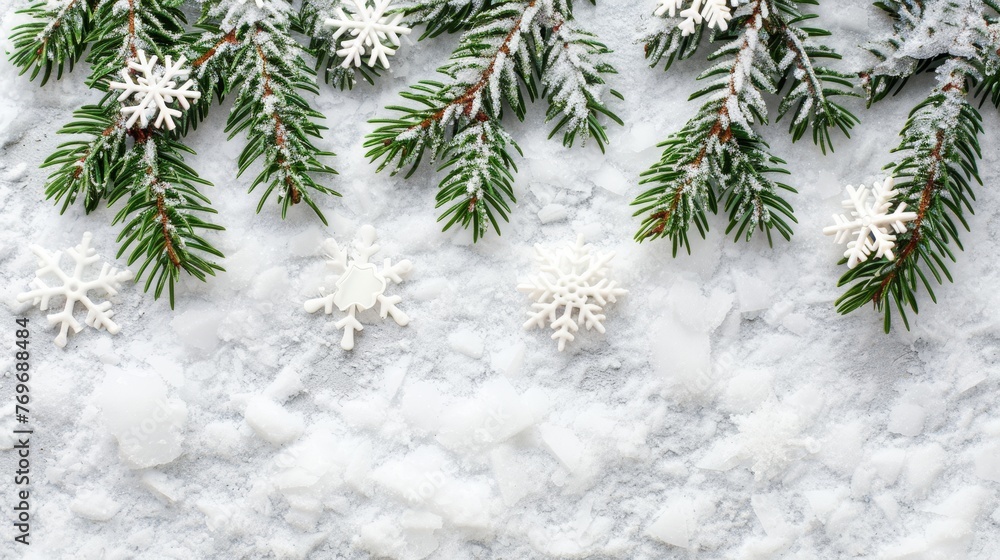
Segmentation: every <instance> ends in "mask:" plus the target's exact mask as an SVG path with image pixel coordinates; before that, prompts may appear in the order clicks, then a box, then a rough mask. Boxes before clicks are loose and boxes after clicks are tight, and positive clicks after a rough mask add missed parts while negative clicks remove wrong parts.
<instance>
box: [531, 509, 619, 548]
mask: <svg viewBox="0 0 1000 560" xmlns="http://www.w3.org/2000/svg"><path fill="white" fill-rule="evenodd" d="M567 513H570V512H569V511H567ZM560 517H562V516H560ZM613 526H614V522H613V521H612V520H611V519H610V518H608V517H604V516H599V515H594V498H593V497H586V498H584V499H582V500H581V501H580V505H579V507H578V508H577V509H576V512H575V513H571V517H569V518H568V519H567V520H566V522H564V523H559V524H557V525H550V526H548V527H546V528H545V530H544V531H533V532H532V533H531V534H530V535H529V538H530V539H531V542H532V544H533V545H534V547H535V550H537V551H539V552H540V553H542V554H544V555H545V556H546V557H549V558H552V557H555V558H584V557H588V558H589V557H594V556H597V555H598V553H600V552H602V551H601V545H602V544H603V543H604V542H605V541H607V540H608V537H609V535H610V533H611V529H612V527H613Z"/></svg>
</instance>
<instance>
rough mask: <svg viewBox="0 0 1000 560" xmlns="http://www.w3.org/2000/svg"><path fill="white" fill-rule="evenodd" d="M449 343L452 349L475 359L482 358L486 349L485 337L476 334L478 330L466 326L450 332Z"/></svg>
mask: <svg viewBox="0 0 1000 560" xmlns="http://www.w3.org/2000/svg"><path fill="white" fill-rule="evenodd" d="M448 345H449V346H451V349H452V350H454V351H456V352H458V353H459V354H465V355H466V356H468V357H470V358H472V359H474V360H478V359H479V358H482V357H483V350H484V349H485V344H484V343H483V337H481V336H479V335H478V334H476V331H474V330H471V329H465V328H463V329H459V330H457V331H454V332H452V333H451V334H449V335H448Z"/></svg>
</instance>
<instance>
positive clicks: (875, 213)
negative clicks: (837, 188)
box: [823, 177, 917, 268]
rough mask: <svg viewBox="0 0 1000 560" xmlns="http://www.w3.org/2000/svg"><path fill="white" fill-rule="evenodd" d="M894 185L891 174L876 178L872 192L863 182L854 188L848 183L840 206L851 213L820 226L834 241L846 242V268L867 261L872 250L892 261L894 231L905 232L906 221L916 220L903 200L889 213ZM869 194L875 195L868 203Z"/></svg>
mask: <svg viewBox="0 0 1000 560" xmlns="http://www.w3.org/2000/svg"><path fill="white" fill-rule="evenodd" d="M894 185H895V182H894V180H893V178H892V177H889V178H888V179H886V180H885V182H883V183H879V182H878V181H876V182H874V183H872V188H871V191H869V190H868V188H867V187H865V186H864V185H861V186H860V187H858V189H857V190H855V189H854V187H852V186H850V185H848V186H847V197H848V198H847V199H846V200H844V202H843V206H844V208H847V209H849V210H851V213H850V216H847V215H844V214H841V215H834V216H833V220H834V221H835V222H836V223H835V224H834V225H832V226H828V227H825V228H823V233H824V234H826V235H835V236H836V237H835V238H834V240H833V241H834V243H844V242H845V241H849V242H848V243H847V251H845V252H844V256H845V257H847V267H848V268H854V267H856V266H858V263H862V262H865V261H866V260H868V257H869V256H870V255H871V254H872V252H873V251H874V252H875V257H876V258H877V257H882V256H885V258H887V259H889V260H890V261H891V260H895V258H896V255H894V254H893V252H892V250H893V249H894V248H895V247H896V235H895V234H898V233H905V232H906V222H912V221H913V220H916V219H917V213H916V212H906V203H905V202H901V203H899V206H897V207H896V209H895V210H894V211H893V212H892V213H889V208H891V207H892V199H893V198H894V197H895V196H896V194H898V193H897V191H896V190H895V189H893V186H894ZM869 196H874V198H873V200H872V201H871V203H869V202H868V197H869ZM890 229H891V230H892V232H890V231H889V230H890ZM852 237H853V238H854V239H853V240H851V238H852Z"/></svg>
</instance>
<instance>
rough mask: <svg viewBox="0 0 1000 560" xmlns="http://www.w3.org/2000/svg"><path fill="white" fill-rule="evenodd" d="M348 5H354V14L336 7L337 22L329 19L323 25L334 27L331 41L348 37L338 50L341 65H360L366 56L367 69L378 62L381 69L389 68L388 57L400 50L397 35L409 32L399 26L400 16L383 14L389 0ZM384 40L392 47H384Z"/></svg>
mask: <svg viewBox="0 0 1000 560" xmlns="http://www.w3.org/2000/svg"><path fill="white" fill-rule="evenodd" d="M351 2H352V3H353V4H354V11H353V13H351V14H347V13H345V12H344V9H343V8H341V7H338V8H337V18H338V19H332V18H331V19H328V20H326V21H325V22H323V24H324V26H326V27H330V28H336V30H337V31H336V32H334V34H333V39H334V41H336V40H337V39H338V38H340V36H341V35H343V34H345V33H347V34H348V35H350V36H351V37H350V38H348V39H344V41H343V42H342V43H341V44H340V48H339V49H338V50H337V56H341V57H343V58H344V62H343V63H341V66H343V67H344V68H350V67H351V65H352V64H353V65H354V66H361V57H363V56H365V55H366V54H367V55H368V61H367V62H366V63H365V64H367V65H368V66H369V67H374V66H375V61H376V60H377V61H379V62H381V63H382V67H383V68H388V67H389V59H388V57H390V56H392V55H394V54H396V50H397V49H398V48H399V36H400V35H407V34H409V33H410V29H409V28H408V27H406V26H404V25H400V23H399V22H400V21H401V20H402V19H403V14H402V13H396V14H392V15H388V16H387V15H385V12H386V11H387V10H388V9H389V5H390V4H391V3H392V0H374V6H369V5H368V4H367V2H366V1H365V0H351ZM386 41H388V42H389V45H391V46H387V45H386V44H385V42H386Z"/></svg>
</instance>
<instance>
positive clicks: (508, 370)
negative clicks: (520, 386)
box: [490, 341, 526, 379]
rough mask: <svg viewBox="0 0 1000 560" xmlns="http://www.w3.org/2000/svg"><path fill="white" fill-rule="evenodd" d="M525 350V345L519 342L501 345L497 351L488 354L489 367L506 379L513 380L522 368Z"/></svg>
mask: <svg viewBox="0 0 1000 560" xmlns="http://www.w3.org/2000/svg"><path fill="white" fill-rule="evenodd" d="M525 350H526V347H525V344H524V342H521V341H516V342H511V343H509V344H507V345H501V346H500V348H499V349H498V350H495V351H491V352H490V365H491V366H492V367H493V370H494V371H496V372H499V373H502V374H503V375H505V376H506V377H507V378H508V379H515V378H517V377H519V376H520V375H521V373H522V370H523V368H524V353H525Z"/></svg>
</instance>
